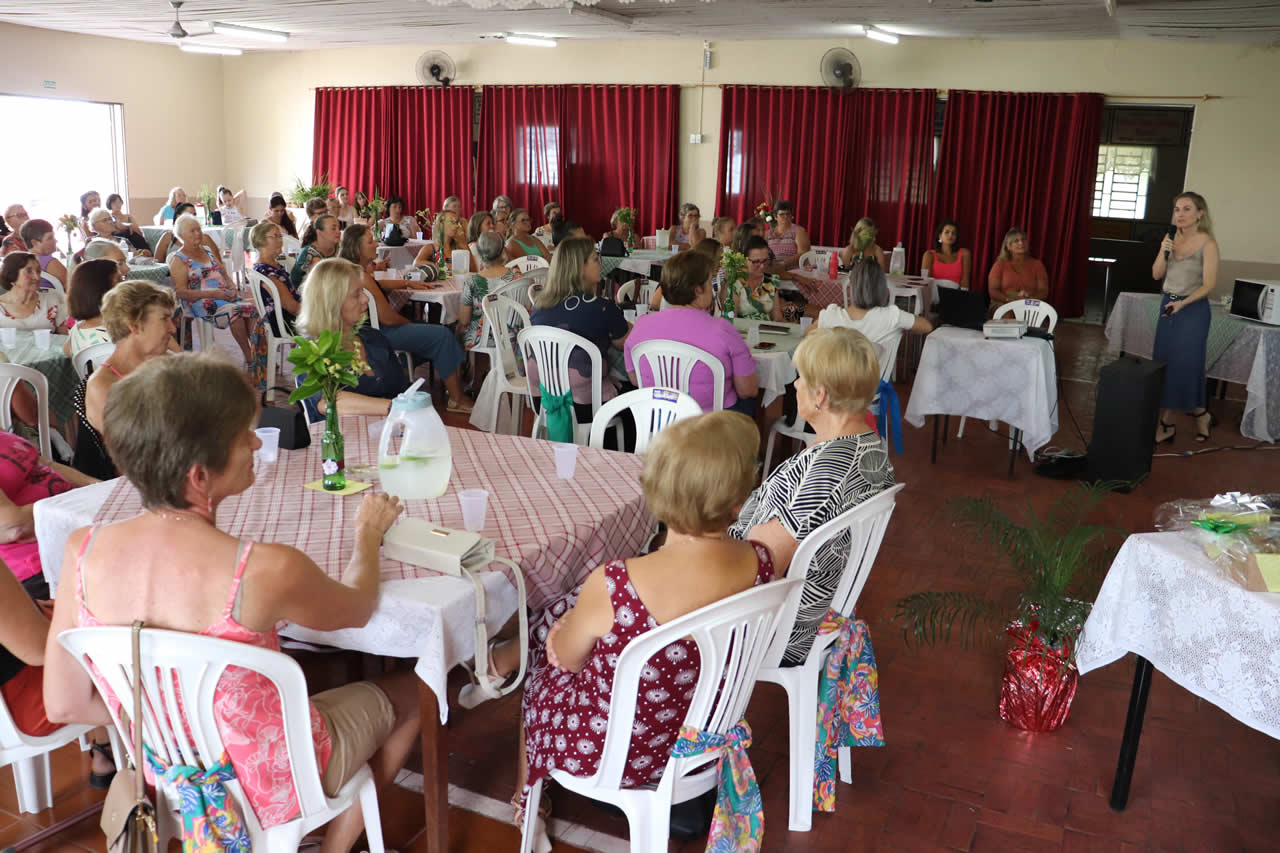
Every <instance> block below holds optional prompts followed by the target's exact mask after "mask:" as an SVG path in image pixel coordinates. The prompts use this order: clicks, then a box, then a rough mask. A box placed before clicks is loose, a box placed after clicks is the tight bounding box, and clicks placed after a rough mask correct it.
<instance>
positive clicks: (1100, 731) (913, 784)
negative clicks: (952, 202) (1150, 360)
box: [0, 323, 1280, 853]
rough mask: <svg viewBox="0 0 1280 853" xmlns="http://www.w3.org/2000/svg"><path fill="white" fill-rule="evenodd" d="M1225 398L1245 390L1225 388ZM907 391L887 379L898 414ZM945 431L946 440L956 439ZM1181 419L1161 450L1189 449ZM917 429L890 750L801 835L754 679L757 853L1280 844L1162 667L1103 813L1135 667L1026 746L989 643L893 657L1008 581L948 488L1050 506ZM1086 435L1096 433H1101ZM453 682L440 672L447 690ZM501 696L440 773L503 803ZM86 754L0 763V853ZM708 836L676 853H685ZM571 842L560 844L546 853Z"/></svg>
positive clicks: (1211, 486) (1178, 466)
mask: <svg viewBox="0 0 1280 853" xmlns="http://www.w3.org/2000/svg"><path fill="white" fill-rule="evenodd" d="M1103 343H1104V342H1103V340H1102V333H1101V329H1100V328H1099V327H1097V326H1084V325H1077V324H1070V323H1064V324H1062V325H1060V326H1059V335H1058V341H1057V353H1058V355H1057V361H1058V369H1059V372H1060V374H1061V376H1062V380H1063V382H1062V388H1063V400H1062V407H1061V411H1060V417H1059V421H1060V429H1059V433H1058V436H1057V438H1056V439H1055V443H1056V444H1058V445H1061V446H1064V447H1072V448H1080V447H1082V446H1083V443H1082V441H1081V439H1080V438H1079V437H1078V436H1077V435H1076V433H1075V429H1074V428H1073V426H1072V415H1074V418H1075V420H1076V421H1077V422H1078V423H1079V425H1080V429H1081V430H1083V431H1084V434H1085V435H1088V434H1089V432H1090V431H1091V425H1092V418H1093V385H1092V382H1093V380H1094V379H1095V378H1096V376H1097V369H1098V367H1099V366H1101V365H1102V364H1104V363H1105V362H1106V361H1107V356H1106V355H1105V352H1104V346H1103ZM1231 390H1232V392H1234V394H1235V395H1237V396H1238V395H1242V394H1243V389H1240V388H1235V387H1233V388H1232V389H1231ZM909 393H910V390H909V387H907V386H905V385H904V386H900V394H901V397H902V400H903V405H904V406H905V404H906V401H907V399H908V395H909ZM1241 407H1242V404H1241V401H1240V400H1239V399H1233V398H1232V395H1231V394H1229V395H1228V399H1227V400H1225V401H1214V403H1213V408H1214V409H1215V411H1216V412H1217V414H1218V415H1219V417H1220V419H1221V421H1222V423H1221V424H1220V425H1219V426H1218V427H1217V428H1215V430H1214V434H1213V438H1212V440H1211V441H1210V442H1209V443H1208V445H1207V446H1208V447H1219V446H1231V445H1250V444H1252V442H1249V441H1247V440H1246V439H1243V438H1242V437H1241V436H1240V434H1239V432H1238V426H1237V424H1238V422H1239V418H1240V412H1241ZM955 425H956V422H955V419H953V420H952V429H953V430H954V429H955ZM1191 426H1192V425H1191V421H1190V419H1187V418H1183V419H1181V420H1180V422H1179V424H1178V427H1179V435H1178V437H1177V439H1176V440H1175V441H1174V443H1173V444H1172V446H1170V445H1163V446H1161V448H1160V449H1161V451H1168V450H1170V449H1172V450H1173V451H1176V452H1182V451H1190V450H1198V449H1201V446H1200V445H1196V444H1195V443H1194V442H1193V441H1192V440H1191ZM929 438H930V432H929V429H928V428H927V427H926V428H925V429H922V430H916V429H913V428H911V427H909V426H908V427H906V435H905V448H904V449H905V451H906V452H905V455H904V456H902V457H896V456H895V457H894V464H895V466H896V467H897V473H898V479H899V480H900V481H901V482H905V483H907V484H908V485H907V489H906V490H905V491H904V492H903V494H902V496H901V499H900V500H899V502H898V508H897V511H896V513H895V515H894V518H893V521H892V523H891V524H890V527H889V532H888V534H887V536H886V538H885V541H884V545H883V547H882V548H881V550H880V555H879V558H878V560H877V562H876V565H875V569H874V571H873V572H872V575H871V578H870V580H869V581H868V583H867V586H866V588H865V590H864V592H863V594H862V599H861V601H860V602H859V607H858V611H859V615H860V616H861V617H862V618H864V619H866V620H867V621H868V622H869V623H870V625H871V629H872V636H873V639H874V643H875V650H876V657H877V659H878V662H879V670H880V690H881V697H882V705H883V707H882V710H883V717H884V725H885V734H886V738H887V740H888V746H886V747H884V748H881V749H861V750H855V752H854V783H853V784H852V785H838V786H837V807H836V812H835V813H834V814H829V815H815V816H814V821H813V831H812V832H809V833H807V834H802V833H790V832H788V831H787V829H786V826H787V819H786V809H787V760H788V758H787V737H786V729H785V726H786V724H787V723H786V706H785V700H784V698H783V695H782V692H781V691H780V690H779V689H778V688H775V687H772V686H769V685H761V686H760V687H759V689H758V690H757V691H756V695H755V697H754V699H753V700H752V703H751V707H750V710H749V712H748V719H749V720H750V722H751V724H752V727H753V728H754V730H755V744H754V745H753V746H752V748H751V757H752V762H753V764H754V766H755V768H756V773H757V774H758V776H759V778H760V782H761V786H762V788H763V791H764V800H765V816H766V824H767V830H766V835H765V841H764V849H765V850H767V851H790V850H794V851H812V853H819V851H827V850H832V851H835V850H840V851H843V850H884V851H915V850H921V851H925V850H962V851H1023V850H1028V851H1040V850H1045V851H1070V853H1077V851H1079V852H1080V853H1083V851H1139V850H1151V851H1187V853H1213V852H1214V851H1269V850H1280V743H1277V742H1276V741H1274V740H1272V739H1270V738H1268V737H1266V736H1265V735H1263V734H1261V733H1259V732H1256V731H1254V730H1252V729H1250V728H1248V727H1247V726H1244V725H1243V724H1241V723H1239V722H1237V721H1236V720H1234V719H1233V718H1231V717H1230V716H1228V715H1227V714H1226V713H1225V712H1223V711H1221V710H1219V709H1218V708H1216V707H1215V706H1213V705H1211V704H1209V703H1208V702H1204V701H1202V700H1200V699H1197V698H1196V697H1194V696H1192V695H1191V694H1190V693H1188V692H1186V691H1185V690H1183V689H1182V688H1181V687H1178V686H1177V685H1175V684H1173V683H1172V682H1170V681H1169V680H1168V679H1167V678H1165V677H1164V676H1162V675H1160V674H1159V673H1158V672H1157V674H1156V676H1155V680H1154V682H1153V685H1152V688H1151V696H1150V702H1149V705H1148V710H1147V718H1146V727H1145V729H1144V731H1143V737H1142V744H1141V749H1140V752H1139V754H1138V761H1137V768H1136V770H1135V772H1134V777H1133V788H1132V793H1131V796H1130V799H1129V807H1128V809H1127V810H1126V811H1124V812H1123V813H1115V812H1113V811H1111V809H1110V808H1109V806H1108V803H1107V799H1108V796H1109V794H1110V790H1111V780H1112V776H1113V774H1114V772H1115V762H1116V754H1117V751H1118V749H1119V744H1120V736H1121V729H1122V727H1123V724H1124V716H1125V710H1126V708H1127V704H1128V698H1129V688H1130V684H1131V679H1132V674H1133V663H1132V657H1130V658H1127V659H1125V660H1122V661H1119V662H1117V663H1115V664H1112V665H1111V666H1109V667H1106V668H1105V669H1103V670H1100V671H1097V672H1094V673H1090V674H1089V675H1088V676H1086V677H1084V678H1083V679H1082V680H1081V682H1080V686H1079V690H1078V692H1077V694H1076V699H1075V704H1074V706H1073V707H1072V711H1071V717H1070V719H1069V720H1068V722H1067V724H1066V726H1065V727H1064V728H1063V729H1061V730H1060V731H1058V732H1055V733H1052V734H1028V733H1025V732H1021V731H1019V730H1016V729H1013V728H1011V727H1009V726H1007V725H1006V724H1005V723H1003V722H1001V720H1000V718H999V716H998V715H997V712H996V700H997V696H998V693H999V678H1000V667H1001V656H1000V652H999V649H998V648H996V647H990V648H968V649H962V648H959V647H944V648H940V649H936V650H932V651H925V652H915V651H909V650H908V649H907V648H906V647H905V645H904V643H903V640H902V635H901V633H900V632H899V631H897V630H895V628H894V627H893V626H892V625H890V624H889V617H890V615H891V613H892V610H893V602H894V601H895V600H896V599H897V598H899V597H901V596H903V595H906V594H908V593H910V592H913V591H916V590H922V589H951V590H963V591H970V592H978V593H990V594H999V593H1000V592H1002V591H1005V590H1008V589H1009V587H1010V583H1011V579H1010V571H1009V569H1008V567H1007V566H1006V565H1004V564H1003V563H1001V562H1000V561H999V560H997V559H995V558H994V557H993V556H992V554H991V553H990V552H989V551H988V549H986V548H985V547H981V546H977V545H974V544H972V543H970V542H968V541H967V540H966V538H965V537H964V536H963V535H962V534H961V532H960V531H959V530H957V529H956V528H955V527H954V526H953V524H952V522H951V521H950V520H949V519H948V517H947V515H946V513H945V506H944V504H945V501H946V499H947V498H949V497H952V496H956V495H990V496H993V497H995V498H998V499H1000V500H1001V501H1003V502H1004V503H1005V504H1006V506H1007V507H1008V508H1010V509H1011V510H1016V509H1017V508H1018V507H1019V506H1020V505H1022V504H1024V503H1025V502H1026V501H1030V503H1031V504H1032V505H1034V506H1036V507H1044V506H1046V505H1048V504H1049V503H1051V502H1052V501H1053V500H1054V499H1055V498H1056V497H1057V496H1058V495H1059V494H1061V492H1062V491H1063V489H1064V488H1066V487H1065V486H1064V485H1063V484H1061V483H1058V482H1055V481H1051V480H1046V479H1042V478H1039V477H1035V476H1034V475H1033V474H1032V473H1031V470H1030V466H1029V463H1028V462H1027V461H1026V459H1025V457H1023V459H1022V460H1021V461H1020V462H1019V463H1018V467H1017V471H1016V475H1015V476H1014V477H1013V478H1012V479H1010V478H1009V477H1007V476H1006V470H1007V459H1008V457H1007V446H1006V444H1005V443H1004V441H1003V440H1002V439H1001V438H999V437H998V436H995V435H993V434H991V433H989V432H987V431H986V430H985V429H983V428H982V425H981V424H976V423H975V422H973V421H970V422H969V425H968V427H967V428H966V433H965V437H964V438H963V439H961V440H959V441H957V440H955V439H954V437H953V438H952V439H951V440H950V441H949V442H948V444H947V445H946V447H945V448H944V449H941V450H940V453H939V458H938V462H937V464H936V465H931V464H930V463H929ZM1099 440H1105V438H1104V437H1100V439H1099ZM1273 453H1274V451H1266V450H1220V451H1218V452H1214V453H1206V454H1202V455H1196V456H1190V457H1185V456H1162V457H1157V458H1156V459H1155V461H1154V464H1153V469H1152V473H1151V476H1150V478H1149V479H1148V480H1147V481H1146V482H1144V483H1142V484H1141V485H1140V486H1139V487H1138V488H1137V489H1136V490H1135V491H1134V492H1133V493H1132V494H1129V495H1115V496H1114V497H1112V498H1110V499H1109V500H1108V504H1107V505H1106V506H1105V507H1104V509H1103V510H1101V511H1100V512H1099V518H1100V519H1101V520H1103V521H1105V522H1107V523H1110V524H1113V525H1115V526H1117V527H1120V528H1123V529H1124V530H1127V531H1135V532H1136V531H1142V530H1149V529H1151V514H1152V510H1153V509H1154V507H1155V506H1156V505H1157V504H1158V503H1160V502H1162V501H1165V500H1169V499H1171V498H1175V497H1180V496H1206V495H1211V494H1214V493H1215V492H1218V491H1223V490H1235V489H1239V490H1248V491H1263V490H1274V489H1275V488H1276V484H1277V482H1280V455H1273ZM457 683H460V682H459V680H458V679H456V678H455V685H454V689H456V686H457ZM517 709H518V703H517V700H516V699H514V698H508V699H507V700H505V701H503V702H500V703H496V704H491V705H488V706H482V707H481V708H479V709H477V710H475V711H471V712H465V711H461V710H456V711H455V712H454V713H453V714H452V716H451V721H450V728H449V738H450V741H451V744H452V755H451V758H450V767H449V778H450V781H451V782H453V783H454V784H457V785H460V786H462V787H463V788H465V789H467V790H469V791H475V792H478V793H481V794H485V795H487V796H491V797H494V798H497V799H499V800H505V799H506V798H507V797H509V796H510V793H511V791H512V789H513V786H514V782H515V759H514V756H515V751H516V738H517V729H516V719H517ZM86 773H87V759H84V758H82V757H81V754H80V753H79V752H77V751H75V748H74V747H71V748H68V749H66V750H63V751H62V752H61V753H60V754H59V755H58V756H57V757H56V761H55V780H56V786H57V790H58V802H57V804H56V805H55V807H54V808H53V809H52V810H51V811H50V812H46V813H43V814H40V815H34V816H32V815H26V816H22V817H21V818H19V817H18V816H17V815H16V807H15V802H14V795H13V782H12V778H11V775H10V773H9V772H8V771H6V770H0V847H3V846H6V845H8V844H10V843H12V842H13V841H14V840H16V839H18V838H21V837H23V836H24V835H26V834H27V833H28V832H29V831H31V830H32V829H33V828H35V827H38V826H40V825H46V824H47V823H48V822H49V821H50V819H51V817H52V818H57V817H63V816H65V815H67V814H71V813H74V812H76V811H77V810H79V809H80V808H82V807H83V805H84V804H86V803H88V802H90V801H91V800H92V799H93V797H94V795H93V794H91V793H90V792H88V791H87V790H86V788H85V785H84V782H83V779H84V776H85V774H86ZM554 801H555V812H556V816H557V817H561V818H564V819H566V820H570V821H573V822H575V823H579V824H583V825H586V826H588V827H590V828H591V829H593V830H597V831H600V832H604V833H606V834H609V835H613V836H616V837H620V838H625V837H626V827H625V825H624V823H623V821H622V820H621V819H620V818H617V817H614V816H611V815H609V814H606V813H604V812H602V811H600V810H598V809H596V808H595V807H594V806H592V805H590V804H589V803H586V802H585V801H583V800H581V799H578V798H576V797H574V796H572V795H569V794H567V793H564V792H563V791H557V792H555V795H554ZM382 808H383V814H384V816H385V817H386V822H387V823H388V825H389V831H388V844H389V845H392V846H395V847H398V848H400V849H402V850H403V849H412V850H422V849H423V847H422V842H421V836H420V835H419V831H420V829H421V823H422V817H421V800H420V799H419V798H418V797H417V795H415V794H412V793H410V792H408V791H403V790H397V791H395V792H394V793H393V794H392V795H390V796H389V797H388V798H386V799H385V800H384V802H383V805H382ZM451 821H452V823H451V827H450V829H451V832H450V835H451V846H450V850H451V851H452V853H470V851H476V853H493V851H495V850H514V849H516V844H517V843H518V839H517V836H516V833H515V830H514V829H513V828H511V827H509V826H504V825H502V824H501V823H499V822H497V821H493V820H489V819H486V818H482V817H479V816H477V815H473V814H470V813H467V812H463V811H461V810H458V809H454V810H453V812H452V815H451ZM704 846H705V843H704V842H691V843H685V844H677V843H676V842H673V843H672V845H671V849H672V850H677V851H681V853H693V851H700V850H702V849H703V847H704ZM82 848H87V849H89V850H94V851H101V850H102V849H103V844H102V838H101V835H100V833H99V832H98V831H97V828H96V821H95V822H87V823H85V824H82V825H81V826H80V827H78V828H76V829H73V830H70V831H68V832H66V833H65V834H63V835H62V836H60V837H59V838H58V839H56V841H53V842H51V843H48V844H46V845H44V846H43V847H42V848H40V849H43V850H63V849H67V850H77V851H78V850H80V849H82ZM573 849H576V848H571V847H567V846H565V845H557V850H573Z"/></svg>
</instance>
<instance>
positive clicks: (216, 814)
mask: <svg viewBox="0 0 1280 853" xmlns="http://www.w3.org/2000/svg"><path fill="white" fill-rule="evenodd" d="M146 755H147V763H148V764H149V765H150V766H151V770H152V772H153V773H154V774H155V775H156V776H157V777H160V778H163V779H164V780H165V781H166V782H168V783H169V784H170V785H171V786H172V787H173V788H174V790H176V791H177V794H178V808H179V811H180V812H181V813H182V853H250V851H251V850H252V848H253V845H252V842H251V841H250V839H249V832H248V830H247V829H245V827H244V821H243V820H241V818H240V815H239V813H238V812H237V811H236V807H235V803H234V802H232V801H230V800H228V799H227V788H226V786H225V785H224V784H223V783H224V782H228V781H230V780H232V779H235V778H236V771H235V768H233V767H232V766H231V759H230V758H228V757H227V753H226V752H225V751H223V753H222V755H221V757H219V758H218V761H217V762H216V763H215V764H214V765H213V766H212V767H210V768H209V769H208V770H205V771H203V772H202V771H201V770H200V768H199V767H191V766H188V765H185V764H175V765H173V766H167V765H165V763H164V762H163V761H161V760H160V759H159V758H157V757H156V755H155V754H154V753H153V752H152V751H151V750H150V749H146Z"/></svg>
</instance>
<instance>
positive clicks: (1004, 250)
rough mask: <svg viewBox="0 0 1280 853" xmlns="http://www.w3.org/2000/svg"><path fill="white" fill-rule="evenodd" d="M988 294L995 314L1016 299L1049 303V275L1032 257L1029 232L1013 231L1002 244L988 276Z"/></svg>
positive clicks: (1008, 233)
mask: <svg viewBox="0 0 1280 853" xmlns="http://www.w3.org/2000/svg"><path fill="white" fill-rule="evenodd" d="M987 294H988V295H989V296H990V297H991V310H992V311H993V312H994V311H996V310H998V309H999V308H1000V306H1001V305H1004V304H1005V303H1006V302H1012V301H1014V300H1015V299H1048V298H1049V273H1048V271H1047V270H1046V269H1045V268H1044V264H1043V263H1041V262H1040V260H1039V259H1038V258H1033V257H1031V251H1030V249H1029V248H1028V247H1027V232H1025V231H1023V230H1022V229H1021V228H1010V229H1009V231H1008V232H1007V233H1006V234H1005V235H1004V241H1003V242H1002V243H1001V244H1000V257H998V258H996V262H995V263H994V264H992V265H991V272H990V274H988V275H987Z"/></svg>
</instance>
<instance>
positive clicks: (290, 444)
mask: <svg viewBox="0 0 1280 853" xmlns="http://www.w3.org/2000/svg"><path fill="white" fill-rule="evenodd" d="M267 390H268V391H283V392H284V393H285V394H286V395H287V394H289V393H290V391H289V389H288V388H284V387H282V386H279V385H277V386H275V387H274V388H269V389H267ZM258 426H259V427H275V428H276V429H278V430H280V449H281V450H301V449H302V448H304V447H310V446H311V431H310V430H308V429H307V416H306V413H305V412H304V411H303V408H302V403H290V404H288V405H284V406H273V405H271V404H270V403H268V402H267V394H266V392H265V391H264V392H263V394H262V413H261V414H260V415H258Z"/></svg>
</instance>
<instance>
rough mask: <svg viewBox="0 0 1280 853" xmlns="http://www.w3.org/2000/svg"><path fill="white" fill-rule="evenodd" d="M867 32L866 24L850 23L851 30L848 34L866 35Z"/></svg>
mask: <svg viewBox="0 0 1280 853" xmlns="http://www.w3.org/2000/svg"><path fill="white" fill-rule="evenodd" d="M866 34H867V28H866V27H864V26H862V24H850V25H849V32H848V33H847V35H851V36H865V35H866Z"/></svg>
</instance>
